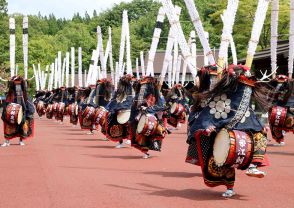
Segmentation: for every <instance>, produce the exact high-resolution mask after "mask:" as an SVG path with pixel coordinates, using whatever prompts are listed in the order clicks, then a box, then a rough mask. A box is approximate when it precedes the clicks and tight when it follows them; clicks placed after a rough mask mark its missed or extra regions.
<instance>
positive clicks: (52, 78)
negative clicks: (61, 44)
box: [48, 63, 54, 91]
mask: <svg viewBox="0 0 294 208" xmlns="http://www.w3.org/2000/svg"><path fill="white" fill-rule="evenodd" d="M50 71H51V74H50V80H49V83H48V90H49V91H51V90H52V89H53V80H54V63H52V64H51V65H50Z"/></svg>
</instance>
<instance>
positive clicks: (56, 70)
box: [54, 58, 59, 89]
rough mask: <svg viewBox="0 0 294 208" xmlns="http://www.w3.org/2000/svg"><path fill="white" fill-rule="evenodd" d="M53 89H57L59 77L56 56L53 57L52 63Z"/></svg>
mask: <svg viewBox="0 0 294 208" xmlns="http://www.w3.org/2000/svg"><path fill="white" fill-rule="evenodd" d="M54 71H55V73H54V75H55V77H54V89H57V87H58V77H59V72H58V58H56V59H55V63H54Z"/></svg>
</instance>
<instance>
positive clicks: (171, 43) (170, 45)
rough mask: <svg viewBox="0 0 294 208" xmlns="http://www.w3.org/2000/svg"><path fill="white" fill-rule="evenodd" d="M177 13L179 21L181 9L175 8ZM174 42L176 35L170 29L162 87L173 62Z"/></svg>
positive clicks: (163, 67) (162, 74)
mask: <svg viewBox="0 0 294 208" xmlns="http://www.w3.org/2000/svg"><path fill="white" fill-rule="evenodd" d="M175 11H176V20H177V21H178V20H179V18H180V14H181V7H179V6H175ZM174 41H175V37H174V34H173V30H172V28H170V30H169V33H168V39H167V45H166V49H165V56H164V61H163V66H162V70H161V75H160V86H162V84H163V82H164V79H165V75H166V72H167V70H168V67H169V62H170V60H172V56H171V53H172V50H173V46H174ZM169 75H171V74H169ZM171 76H172V75H171ZM171 79H172V78H171ZM171 79H170V80H168V81H169V84H170V85H171V82H172V81H171Z"/></svg>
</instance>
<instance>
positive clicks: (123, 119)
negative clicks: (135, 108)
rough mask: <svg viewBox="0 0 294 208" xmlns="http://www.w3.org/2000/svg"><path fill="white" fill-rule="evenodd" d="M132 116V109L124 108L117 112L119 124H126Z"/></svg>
mask: <svg viewBox="0 0 294 208" xmlns="http://www.w3.org/2000/svg"><path fill="white" fill-rule="evenodd" d="M130 117H131V110H122V111H119V112H118V114H117V122H118V123H119V124H125V123H127V122H128V120H129V119H130Z"/></svg>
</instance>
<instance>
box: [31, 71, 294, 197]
mask: <svg viewBox="0 0 294 208" xmlns="http://www.w3.org/2000/svg"><path fill="white" fill-rule="evenodd" d="M221 77H222V78H221V79H220V78H219V75H218V74H217V68H216V67H215V66H207V67H203V68H202V69H201V70H200V71H199V73H198V76H197V79H196V81H195V85H194V86H193V87H192V88H191V89H189V90H186V89H184V87H183V86H181V85H176V86H174V87H173V88H172V89H171V90H169V91H168V92H167V93H163V94H164V95H163V94H162V93H161V92H160V90H159V87H158V83H157V80H156V79H155V78H153V77H144V78H142V79H141V80H134V79H133V78H132V77H131V76H129V75H125V76H123V77H122V78H121V79H120V81H119V83H118V88H117V90H116V91H115V92H114V95H113V96H112V92H113V86H112V84H111V82H110V81H109V80H106V79H105V80H99V81H98V82H97V84H96V85H95V86H90V87H89V88H79V89H78V88H68V89H65V88H60V89H57V90H54V91H53V92H38V93H37V95H36V105H37V112H38V113H39V115H43V114H46V116H47V118H53V117H55V118H56V119H57V120H61V121H62V120H63V116H64V115H66V114H68V115H69V116H70V121H71V123H73V124H77V123H78V122H79V123H80V125H81V127H82V129H89V130H91V131H92V130H94V129H98V128H101V132H102V133H103V134H104V135H105V136H106V137H107V138H108V139H109V140H112V141H116V142H119V143H120V144H119V145H121V144H122V141H123V139H130V140H131V144H132V146H133V147H135V148H137V149H139V150H140V151H142V152H143V153H144V156H143V157H144V158H149V153H148V152H149V150H155V151H160V149H161V146H162V141H163V139H164V137H165V135H166V133H167V132H168V130H167V123H169V124H170V125H172V126H175V127H176V126H177V125H178V124H179V123H183V122H185V120H186V115H188V114H189V117H188V139H187V143H188V145H189V147H188V151H187V157H186V162H187V163H190V164H193V165H198V166H200V167H201V170H202V173H203V178H204V182H205V184H206V185H208V186H210V187H214V186H219V185H225V186H226V187H227V190H226V191H225V192H224V193H223V196H224V197H231V196H233V195H235V192H234V191H233V187H234V182H235V170H236V169H240V170H247V171H246V175H248V176H252V177H258V178H262V177H264V176H265V175H266V174H265V172H263V171H261V170H259V169H258V167H261V166H265V165H268V160H267V158H266V155H265V153H266V148H267V142H268V140H267V132H266V130H265V129H266V128H265V126H264V124H262V123H261V122H260V121H259V119H258V117H257V115H256V113H255V112H254V110H253V109H252V108H251V103H252V101H253V100H254V102H256V103H258V104H259V107H260V108H261V109H262V110H265V111H267V112H269V124H270V129H271V132H272V135H273V138H274V139H275V140H276V141H277V142H283V138H284V134H283V131H288V132H293V131H294V127H293V126H294V95H293V91H294V84H293V81H291V80H288V79H287V77H285V76H278V77H277V78H276V79H273V80H271V81H268V82H264V81H260V80H257V79H256V78H255V77H254V76H252V75H251V74H250V71H249V68H247V67H245V66H243V65H237V66H236V65H231V66H229V67H228V68H227V69H226V70H225V71H224V72H223V74H222V76H221ZM163 92H165V91H163Z"/></svg>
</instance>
